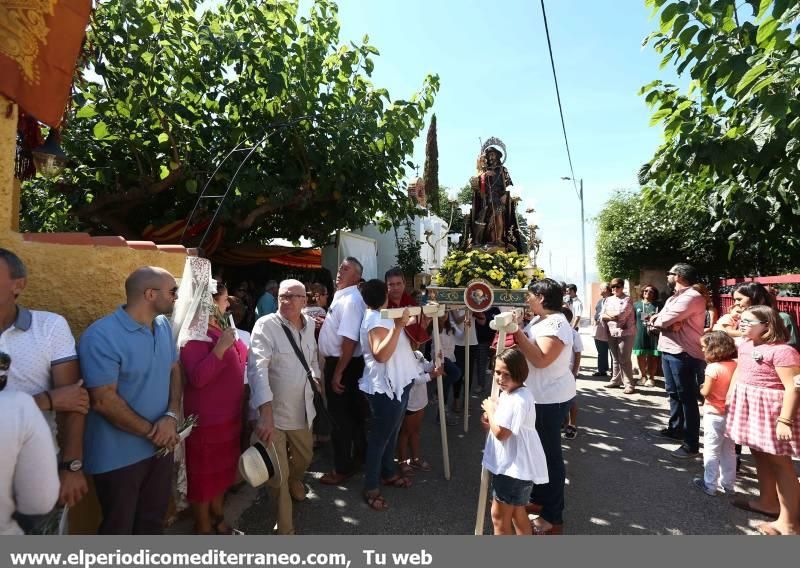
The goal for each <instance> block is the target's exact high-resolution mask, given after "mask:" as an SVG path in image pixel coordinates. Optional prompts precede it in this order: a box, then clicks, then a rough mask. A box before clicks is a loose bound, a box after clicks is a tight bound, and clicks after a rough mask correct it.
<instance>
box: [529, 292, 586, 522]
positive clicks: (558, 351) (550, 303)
mask: <svg viewBox="0 0 800 568" xmlns="http://www.w3.org/2000/svg"><path fill="white" fill-rule="evenodd" d="M528 306H529V307H530V309H531V311H532V312H533V314H534V316H536V317H535V318H534V319H533V320H532V321H531V323H530V324H529V325H528V327H527V328H525V331H522V330H519V331H517V332H516V333H514V340H515V341H516V343H517V346H518V347H519V350H520V351H522V353H523V354H524V355H525V358H526V359H527V360H528V368H529V371H528V379H527V381H526V382H525V385H526V386H527V387H528V388H529V389H530V390H531V392H532V393H533V398H534V399H535V400H536V414H537V418H536V431H537V432H538V433H539V438H540V440H541V441H542V446H543V447H544V453H545V456H546V457H547V474H548V477H549V479H550V481H549V483H548V484H547V485H537V486H536V487H534V489H533V492H532V493H531V499H532V502H535V503H537V504H539V505H541V513H540V515H539V516H538V517H537V518H536V519H535V520H534V531H535V532H536V533H537V534H561V532H562V531H563V523H564V521H563V513H564V481H565V479H566V470H565V468H564V456H563V454H562V452H561V425H562V424H563V423H564V421H565V420H566V418H567V415H568V414H569V408H570V406H571V404H572V399H574V398H575V392H576V389H575V377H574V376H573V375H572V370H571V369H570V357H571V356H572V342H573V336H572V326H570V324H569V322H568V321H567V318H565V317H564V314H562V313H561V284H559V283H558V282H556V281H555V280H553V279H552V278H545V279H543V280H537V281H535V282H532V283H531V284H530V286H528Z"/></svg>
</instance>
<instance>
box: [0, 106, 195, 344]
mask: <svg viewBox="0 0 800 568" xmlns="http://www.w3.org/2000/svg"><path fill="white" fill-rule="evenodd" d="M9 105H12V107H13V112H12V113H11V116H7V114H8V113H7V112H6V110H7V109H8V108H9ZM16 129H17V108H16V105H13V104H12V103H11V102H10V101H9V100H8V99H6V98H5V97H3V96H2V95H0V247H4V248H7V249H9V250H12V251H14V252H15V253H17V254H18V255H19V256H20V258H22V260H23V261H24V262H25V264H26V266H27V268H28V285H27V287H26V289H25V292H23V294H22V296H21V298H20V303H21V304H23V305H25V306H27V307H29V308H34V309H40V310H48V311H52V312H56V313H58V314H61V315H63V316H64V317H65V318H67V321H68V322H69V324H70V327H71V328H72V332H73V333H74V334H75V336H76V338H77V337H79V336H80V334H81V333H82V332H83V330H84V329H86V327H87V326H88V325H89V324H90V323H92V322H93V321H94V320H96V319H98V318H99V317H101V316H103V315H105V314H107V313H109V312H111V311H113V310H114V309H115V308H116V306H118V305H119V304H122V303H124V301H125V293H124V286H123V284H124V282H125V278H126V277H127V276H128V274H130V273H131V272H132V271H133V270H135V269H136V268H138V267H140V266H145V265H152V266H160V267H162V268H165V269H167V270H169V271H170V272H171V273H172V274H173V275H174V276H175V277H176V278H179V277H180V276H181V274H182V273H183V265H184V262H185V259H186V254H185V253H183V254H182V253H180V252H163V251H161V250H137V249H133V248H129V247H127V246H96V245H69V244H53V243H43V242H29V241H25V240H24V238H23V235H21V234H20V233H18V232H17V231H16V229H18V227H19V225H18V222H19V213H18V212H19V185H18V183H17V180H16V178H15V177H14V153H15V147H16ZM22 214H23V215H24V214H25V212H24V211H23V212H22Z"/></svg>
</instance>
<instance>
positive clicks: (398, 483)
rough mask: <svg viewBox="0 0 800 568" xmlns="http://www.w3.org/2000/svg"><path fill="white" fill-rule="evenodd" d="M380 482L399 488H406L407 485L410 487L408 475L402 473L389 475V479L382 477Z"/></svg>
mask: <svg viewBox="0 0 800 568" xmlns="http://www.w3.org/2000/svg"><path fill="white" fill-rule="evenodd" d="M381 483H382V484H383V485H390V486H392V487H399V488H400V489H406V488H408V487H411V480H410V479H409V478H408V477H404V476H402V475H395V476H394V477H390V478H389V479H382V480H381Z"/></svg>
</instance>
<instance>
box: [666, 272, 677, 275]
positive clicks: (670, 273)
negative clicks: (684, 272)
mask: <svg viewBox="0 0 800 568" xmlns="http://www.w3.org/2000/svg"><path fill="white" fill-rule="evenodd" d="M667 276H677V274H675V273H674V272H667Z"/></svg>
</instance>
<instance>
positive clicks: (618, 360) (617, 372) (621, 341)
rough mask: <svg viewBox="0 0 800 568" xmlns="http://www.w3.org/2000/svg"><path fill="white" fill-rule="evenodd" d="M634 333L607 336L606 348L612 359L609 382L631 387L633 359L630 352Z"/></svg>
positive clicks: (633, 384) (632, 384) (632, 383)
mask: <svg viewBox="0 0 800 568" xmlns="http://www.w3.org/2000/svg"><path fill="white" fill-rule="evenodd" d="M635 339H636V336H634V335H626V336H625V337H609V338H608V350H609V351H611V357H612V359H613V360H614V363H613V365H612V374H611V383H613V384H615V385H621V384H625V386H626V387H633V386H635V383H634V382H633V361H632V360H631V352H632V351H633V342H634V340H635Z"/></svg>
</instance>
